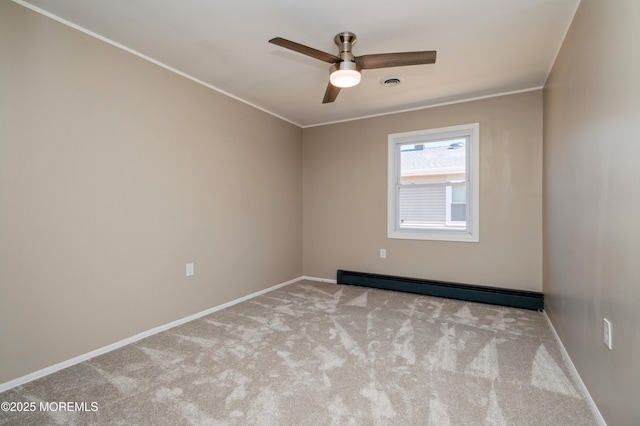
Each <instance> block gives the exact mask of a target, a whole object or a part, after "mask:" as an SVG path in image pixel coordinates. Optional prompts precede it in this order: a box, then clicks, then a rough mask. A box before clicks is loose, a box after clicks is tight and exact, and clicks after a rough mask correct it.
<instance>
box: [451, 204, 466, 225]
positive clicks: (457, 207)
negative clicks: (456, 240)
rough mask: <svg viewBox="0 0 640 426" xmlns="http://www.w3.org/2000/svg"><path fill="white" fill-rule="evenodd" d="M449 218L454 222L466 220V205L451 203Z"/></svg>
mask: <svg viewBox="0 0 640 426" xmlns="http://www.w3.org/2000/svg"><path fill="white" fill-rule="evenodd" d="M451 220H452V221H455V222H466V220H467V205H466V204H451Z"/></svg>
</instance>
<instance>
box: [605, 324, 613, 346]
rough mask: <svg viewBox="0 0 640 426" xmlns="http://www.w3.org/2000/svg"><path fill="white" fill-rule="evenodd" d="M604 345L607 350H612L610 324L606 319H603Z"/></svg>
mask: <svg viewBox="0 0 640 426" xmlns="http://www.w3.org/2000/svg"><path fill="white" fill-rule="evenodd" d="M604 344H605V345H606V346H607V347H608V348H609V350H611V349H613V347H612V343H611V322H610V321H609V320H608V319H606V318H605V319H604Z"/></svg>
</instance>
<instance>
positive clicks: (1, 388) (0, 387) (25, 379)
mask: <svg viewBox="0 0 640 426" xmlns="http://www.w3.org/2000/svg"><path fill="white" fill-rule="evenodd" d="M303 279H312V278H308V277H298V278H294V279H292V280H289V281H286V282H283V283H280V284H276V285H274V286H272V287H269V288H266V289H264V290H260V291H256V292H255V293H251V294H248V295H246V296H243V297H240V298H238V299H235V300H232V301H230V302H227V303H224V304H222V305H218V306H214V307H213V308H209V309H207V310H204V311H201V312H198V313H196V314H193V315H189V316H188V317H184V318H181V319H179V320H176V321H172V322H170V323H168V324H164V325H161V326H158V327H155V328H152V329H149V330H146V331H143V332H142V333H138V334H136V335H134V336H131V337H128V338H126V339H123V340H120V341H118V342H115V343H112V344H110V345H107V346H104V347H102V348H99V349H96V350H94V351H91V352H88V353H86V354H83V355H79V356H77V357H75V358H71V359H69V360H66V361H62V362H60V363H58V364H55V365H52V366H50V367H46V368H43V369H42V370H38V371H35V372H33V373H30V374H27V375H25V376H22V377H18V378H17V379H14V380H10V381H8V382H5V383H0V393H2V392H5V391H7V390H9V389H12V388H15V387H16V386H20V385H24V384H25V383H29V382H31V381H33V380H36V379H40V378H42V377H44V376H48V375H49V374H52V373H55V372H56V371H60V370H63V369H65V368H67V367H71V366H73V365H76V364H79V363H81V362H84V361H87V360H89V359H91V358H95V357H97V356H98V355H102V354H105V353H107V352H111V351H113V350H116V349H118V348H121V347H123V346H126V345H129V344H131V343H134V342H137V341H138V340H141V339H144V338H145V337H149V336H153V335H154V334H157V333H160V332H161V331H165V330H169V329H170V328H173V327H177V326H179V325H182V324H185V323H187V322H189V321H193V320H195V319H198V318H200V317H203V316H205V315H209V314H211V313H214V312H216V311H219V310H221V309H224V308H228V307H229V306H233V305H235V304H238V303H240V302H244V301H246V300H249V299H252V298H254V297H257V296H260V295H262V294H265V293H268V292H270V291H273V290H276V289H278V288H280V287H284V286H286V285H289V284H293V283H295V282H298V281H301V280H303Z"/></svg>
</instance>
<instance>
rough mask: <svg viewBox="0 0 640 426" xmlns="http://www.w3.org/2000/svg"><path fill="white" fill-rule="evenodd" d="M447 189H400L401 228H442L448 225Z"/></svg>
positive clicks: (410, 187)
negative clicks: (445, 201)
mask: <svg viewBox="0 0 640 426" xmlns="http://www.w3.org/2000/svg"><path fill="white" fill-rule="evenodd" d="M445 197H446V193H445V187H444V186H442V187H426V188H425V187H417V188H416V187H412V186H411V185H409V186H403V187H401V188H400V216H399V217H400V228H422V227H442V226H444V225H445V223H446V206H445V203H444V200H445Z"/></svg>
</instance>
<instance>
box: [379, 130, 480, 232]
mask: <svg viewBox="0 0 640 426" xmlns="http://www.w3.org/2000/svg"><path fill="white" fill-rule="evenodd" d="M456 136H458V137H460V136H468V137H469V142H470V143H468V144H466V145H467V146H466V147H465V149H467V150H468V151H467V160H468V161H467V175H468V179H469V194H468V199H467V205H468V217H467V228H466V229H464V230H459V229H442V230H434V229H420V230H418V229H399V224H398V219H397V218H398V215H399V212H398V209H399V202H398V185H397V183H398V179H399V175H400V155H399V153H400V148H399V146H400V145H402V144H407V143H411V142H413V143H416V144H419V143H424V142H431V141H436V140H441V139H444V138H449V137H456ZM479 151H480V124H479V123H470V124H462V125H459V126H449V127H440V128H437V129H426V130H418V131H415V132H404V133H393V134H390V135H389V144H388V173H387V174H388V192H387V194H388V196H387V237H388V238H395V239H407V240H434V241H459V242H475V243H477V242H479V241H480V155H479V154H480V153H479Z"/></svg>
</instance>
